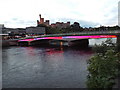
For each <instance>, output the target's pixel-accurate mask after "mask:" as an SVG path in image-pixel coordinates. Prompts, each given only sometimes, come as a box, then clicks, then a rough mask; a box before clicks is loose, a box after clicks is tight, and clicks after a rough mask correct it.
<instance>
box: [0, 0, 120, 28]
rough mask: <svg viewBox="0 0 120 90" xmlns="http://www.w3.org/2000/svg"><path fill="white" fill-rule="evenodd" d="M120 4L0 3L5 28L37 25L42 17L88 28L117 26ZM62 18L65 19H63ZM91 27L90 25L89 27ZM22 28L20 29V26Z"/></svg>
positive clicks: (64, 0)
mask: <svg viewBox="0 0 120 90" xmlns="http://www.w3.org/2000/svg"><path fill="white" fill-rule="evenodd" d="M118 1H119V0H1V2H0V13H1V14H0V23H4V22H5V23H4V24H5V26H9V27H10V26H15V25H16V27H19V26H22V27H23V26H24V27H25V25H27V26H28V25H31V26H32V24H33V25H36V20H38V19H39V16H38V15H39V14H42V17H44V18H45V19H49V20H50V21H51V23H54V22H57V21H62V20H63V21H64V19H65V18H66V19H67V20H66V19H65V21H70V20H71V22H73V21H75V20H77V21H79V22H81V25H83V26H85V25H86V27H88V26H89V25H90V27H92V26H96V25H97V24H98V25H99V24H100V25H116V24H117V14H118V13H117V10H118V7H117V5H118ZM61 18H63V19H61ZM90 23H91V24H90ZM20 24H21V25H20Z"/></svg>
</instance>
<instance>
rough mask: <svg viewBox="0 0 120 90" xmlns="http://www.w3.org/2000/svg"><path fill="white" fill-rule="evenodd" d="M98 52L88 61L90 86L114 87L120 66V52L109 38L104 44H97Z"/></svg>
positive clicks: (88, 82) (88, 84)
mask: <svg viewBox="0 0 120 90" xmlns="http://www.w3.org/2000/svg"><path fill="white" fill-rule="evenodd" d="M95 48H96V54H95V55H94V56H92V57H91V58H90V59H89V61H88V64H89V66H88V68H87V69H88V71H89V75H88V80H87V86H88V88H112V86H113V85H114V84H115V77H116V76H117V75H118V67H119V68H120V59H119V58H120V54H119V53H117V52H116V51H115V45H114V44H112V43H111V41H110V40H107V41H106V42H105V43H102V45H101V46H100V45H99V46H97V45H96V47H95ZM95 48H94V50H95Z"/></svg>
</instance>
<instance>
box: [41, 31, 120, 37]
mask: <svg viewBox="0 0 120 90" xmlns="http://www.w3.org/2000/svg"><path fill="white" fill-rule="evenodd" d="M86 34H87V35H92V34H120V30H112V31H83V32H74V33H62V34H49V35H43V36H42V37H49V36H68V35H86Z"/></svg>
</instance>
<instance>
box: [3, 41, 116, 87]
mask: <svg viewBox="0 0 120 90" xmlns="http://www.w3.org/2000/svg"><path fill="white" fill-rule="evenodd" d="M105 40H106V39H90V40H89V41H90V43H89V46H90V47H92V46H93V45H94V44H95V43H96V44H100V43H101V42H102V41H105ZM113 41H114V42H115V41H116V39H113ZM93 54H94V53H93V52H92V50H91V48H88V49H79V48H69V47H68V48H64V47H62V46H60V47H31V46H30V47H20V46H12V47H6V48H3V49H2V70H3V71H2V72H3V73H2V83H3V85H2V86H3V88H86V84H85V82H86V80H87V78H86V77H87V74H88V72H87V61H88V59H89V58H90V57H91V56H92V55H93Z"/></svg>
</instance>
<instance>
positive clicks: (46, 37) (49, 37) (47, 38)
mask: <svg viewBox="0 0 120 90" xmlns="http://www.w3.org/2000/svg"><path fill="white" fill-rule="evenodd" d="M45 39H63V38H62V37H46V38H45Z"/></svg>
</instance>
